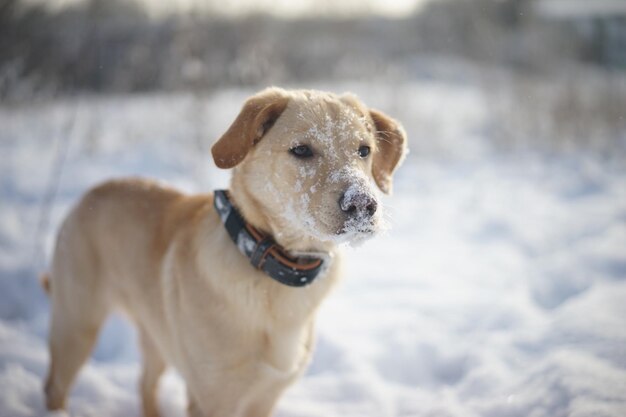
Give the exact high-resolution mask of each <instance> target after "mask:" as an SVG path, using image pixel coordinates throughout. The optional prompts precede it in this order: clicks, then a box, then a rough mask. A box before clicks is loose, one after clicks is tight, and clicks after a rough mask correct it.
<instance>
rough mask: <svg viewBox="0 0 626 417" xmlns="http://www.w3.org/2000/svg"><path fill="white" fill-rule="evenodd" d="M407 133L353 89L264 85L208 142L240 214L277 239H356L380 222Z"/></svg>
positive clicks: (349, 240)
mask: <svg viewBox="0 0 626 417" xmlns="http://www.w3.org/2000/svg"><path fill="white" fill-rule="evenodd" d="M405 147H406V136H405V133H404V131H403V129H402V127H401V126H400V125H399V124H398V122H396V121H395V120H393V119H391V118H389V117H388V116H386V115H384V114H383V113H381V112H378V111H376V110H370V109H368V108H366V107H365V106H364V105H363V104H361V103H360V102H359V101H358V100H357V99H356V98H355V97H354V96H352V95H342V96H337V95H334V94H330V93H323V92H318V91H285V90H282V89H278V88H270V89H267V90H264V91H262V92H260V93H258V94H256V95H254V96H253V97H251V98H250V99H248V100H247V101H246V103H245V104H244V106H243V108H242V110H241V112H240V113H239V115H238V116H237V118H236V119H235V121H234V122H233V124H232V125H231V126H230V128H229V129H228V131H227V132H226V133H225V134H224V135H223V136H222V137H221V138H220V139H219V140H218V141H217V142H216V143H215V144H214V145H213V148H212V153H213V158H214V160H215V163H216V165H217V166H218V167H220V168H233V167H235V172H234V174H233V184H232V188H233V189H232V193H233V197H235V199H236V202H237V203H238V204H239V205H240V206H241V207H240V209H241V210H242V212H243V215H244V216H245V217H246V218H247V219H248V220H249V221H250V222H252V223H253V224H254V223H257V224H258V225H262V226H264V227H266V228H268V229H270V230H268V231H269V232H271V233H273V234H274V236H275V237H276V238H277V239H278V240H279V241H280V240H281V238H282V240H291V241H294V239H300V240H301V241H307V240H308V241H310V240H315V241H319V242H328V241H334V242H345V241H348V242H356V241H359V240H362V239H364V238H366V237H368V236H370V235H372V234H373V233H375V232H376V231H378V230H379V229H380V228H381V223H382V210H381V207H380V204H379V192H378V190H377V188H378V189H379V190H381V191H382V192H384V193H387V194H388V193H390V192H391V187H392V180H391V178H392V174H393V171H394V170H395V168H396V167H397V166H398V164H399V162H400V161H401V159H402V157H403V155H404V153H405Z"/></svg>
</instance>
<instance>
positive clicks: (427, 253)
mask: <svg viewBox="0 0 626 417" xmlns="http://www.w3.org/2000/svg"><path fill="white" fill-rule="evenodd" d="M269 85H278V86H281V87H286V88H315V89H322V90H330V91H334V92H337V93H341V92H344V91H351V92H354V93H356V94H357V95H358V96H359V97H360V98H361V99H362V100H363V101H364V102H365V103H366V104H368V105H370V106H372V107H375V108H378V109H380V110H382V111H384V112H386V113H388V114H389V115H391V116H393V117H395V118H397V119H398V120H400V121H401V122H402V124H403V125H404V127H405V128H406V131H407V133H408V137H409V147H410V149H411V153H410V154H409V156H408V158H407V160H406V161H405V164H404V166H403V167H402V168H401V169H400V170H399V171H398V173H397V175H396V180H395V181H396V185H395V189H396V191H395V194H394V196H393V197H391V198H389V199H388V200H387V204H386V205H387V207H388V212H389V216H390V219H391V223H392V224H393V228H392V229H391V231H390V232H388V233H387V234H385V235H384V236H382V237H380V238H377V239H375V240H373V241H372V242H369V243H368V244H366V245H365V246H364V247H362V248H358V249H356V250H354V251H352V250H348V261H347V264H348V266H347V272H346V275H347V276H346V280H345V282H344V283H343V284H342V286H341V287H340V289H339V290H338V291H337V293H336V294H335V295H334V296H333V297H332V299H331V300H329V302H328V303H327V304H326V305H325V307H324V308H323V309H322V314H321V317H320V323H319V335H320V337H319V342H318V347H317V350H316V355H315V358H314V361H313V364H312V366H311V369H310V371H309V372H308V373H307V375H306V376H305V377H304V379H303V380H302V381H301V382H299V383H298V384H297V385H296V386H295V387H294V388H293V389H291V390H290V391H289V393H288V394H287V396H286V397H285V399H284V400H283V401H282V402H281V405H280V406H279V409H278V416H281V417H294V416H298V417H305V416H320V415H323V416H342V417H346V416H355V417H356V416H359V417H363V416H376V417H380V416H422V415H423V416H459V417H461V416H462V417H472V416H476V417H484V416H493V417H503V416H520V417H522V416H523V417H528V416H534V417H541V416H545V417H560V416H577V417H581V416H615V417H618V416H620V417H621V416H623V415H626V394H625V393H626V385H625V381H626V330H625V329H626V323H625V322H624V321H625V318H626V303H624V300H626V280H625V278H626V250H625V248H626V1H624V0H396V1H391V0H390V1H384V0H361V1H358V0H345V1H332V0H317V1H315V0H302V1H287V0H278V1H270V0H236V1H229V2H224V1H217V0H176V1H174V0H171V1H158V0H0V386H2V387H3V390H2V393H0V417H5V416H6V417H9V416H11V417H16V416H40V415H46V414H45V411H44V410H43V405H42V400H41V394H40V384H41V379H42V377H43V375H44V374H45V368H46V364H47V352H46V334H47V320H48V304H47V303H48V302H47V299H46V297H45V295H44V294H43V292H42V291H41V290H40V288H39V284H38V281H37V277H38V275H39V273H40V272H42V271H45V270H46V268H47V265H48V262H49V259H50V255H51V251H52V248H53V243H54V239H55V233H56V230H57V228H58V226H59V224H60V222H61V221H62V219H63V217H64V216H65V215H66V214H67V212H68V210H69V208H70V207H71V205H72V204H74V203H75V202H76V200H77V199H78V198H79V196H80V195H81V194H82V193H83V192H84V191H85V190H87V189H88V188H89V187H90V186H93V185H94V184H96V183H98V182H100V181H102V180H104V179H107V178H110V177H115V176H124V175H141V176H148V177H152V178H156V179H159V180H161V181H164V182H167V183H169V184H173V185H175V186H177V187H179V188H181V189H183V190H186V191H190V192H207V191H210V190H212V189H214V188H217V187H225V186H227V184H228V172H224V171H220V170H218V169H216V168H215V167H214V165H213V162H212V161H211V159H210V152H209V151H210V147H211V145H212V143H213V141H214V140H215V139H217V138H218V137H219V136H220V135H221V133H222V132H224V131H225V129H226V128H227V127H228V126H229V124H230V123H231V121H232V120H233V119H234V117H235V116H236V114H237V112H238V110H239V108H240V106H241V104H242V103H243V101H244V100H245V99H246V97H248V96H249V95H250V94H253V93H254V92H255V91H257V90H259V89H262V88H265V87H267V86H269ZM389 265H393V266H394V267H393V268H390V267H389ZM392 269H393V273H391V271H390V270H392ZM135 339H136V336H135V333H134V330H133V329H132V327H130V326H128V324H126V322H125V321H124V320H122V319H120V318H114V319H112V320H111V321H109V323H108V324H107V326H106V327H105V329H104V330H103V333H102V336H101V339H100V342H99V344H98V346H97V347H96V350H95V353H94V355H93V358H92V360H91V361H90V363H89V365H88V366H87V367H86V369H85V371H83V373H82V374H81V377H80V378H79V381H78V383H77V388H76V390H75V392H74V393H73V394H72V395H73V397H72V398H73V400H70V410H71V411H72V413H73V414H72V415H81V416H91V415H93V416H96V415H97V416H103V415H106V416H120V417H122V416H124V417H126V416H129V415H130V416H132V415H139V414H138V413H139V406H138V403H137V401H138V399H137V395H136V394H135V380H136V378H137V372H138V367H137V362H138V353H137V349H136V340H135ZM184 403H185V394H184V388H183V384H182V381H181V380H180V378H178V377H177V375H176V374H175V373H171V374H168V377H167V378H166V380H165V382H164V384H163V386H162V407H163V408H164V410H166V411H167V412H166V415H169V416H182V415H183V414H184Z"/></svg>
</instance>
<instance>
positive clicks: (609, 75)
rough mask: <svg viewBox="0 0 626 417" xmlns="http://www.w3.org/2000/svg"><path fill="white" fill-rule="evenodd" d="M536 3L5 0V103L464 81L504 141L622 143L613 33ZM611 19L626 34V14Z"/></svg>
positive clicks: (0, 31)
mask: <svg viewBox="0 0 626 417" xmlns="http://www.w3.org/2000/svg"><path fill="white" fill-rule="evenodd" d="M537 1H538V0H440V1H433V2H431V3H429V4H428V5H427V6H426V7H425V8H424V9H423V10H422V11H421V12H419V13H416V14H415V15H413V16H409V17H406V18H404V19H385V18H380V17H375V16H372V17H369V18H358V19H356V18H355V19H346V18H341V19H339V18H334V19H331V18H300V19H297V20H285V19H279V18H276V17H272V16H270V15H245V16H240V17H238V18H231V19H227V18H224V17H217V16H213V15H209V14H207V13H194V11H193V10H189V11H188V13H185V14H174V15H168V16H164V17H162V18H158V19H155V18H151V17H150V16H149V15H148V14H147V12H146V11H145V10H144V9H143V8H142V7H141V6H139V5H138V4H137V3H134V2H133V0H86V1H85V2H83V3H78V4H76V5H75V6H72V7H66V8H63V9H61V10H58V11H50V10H49V9H46V8H45V7H44V6H43V5H42V3H37V4H39V5H38V6H37V5H30V6H28V7H25V6H24V4H23V3H22V1H21V0H2V3H0V101H3V102H5V103H7V102H23V101H29V100H32V99H33V98H35V99H37V98H42V97H43V98H46V97H48V98H51V97H56V96H58V95H74V94H78V93H85V92H87V93H105V92H106V93H119V92H141V91H181V90H182V91H193V92H202V91H211V90H214V89H216V88H221V87H228V86H249V87H264V86H267V85H271V84H277V85H296V84H299V85H302V84H311V83H315V82H317V81H324V80H334V81H340V80H349V81H366V82H375V81H381V82H383V83H387V84H389V83H401V82H404V81H411V80H415V79H421V80H423V79H445V78H446V77H447V78H452V79H453V81H455V82H457V81H459V80H458V78H459V77H462V78H463V79H462V80H461V81H468V82H470V83H472V84H474V85H478V86H479V87H482V89H483V92H484V97H485V100H486V103H487V108H489V109H490V111H492V113H493V120H494V125H493V126H491V127H490V128H489V129H488V132H485V134H487V135H491V136H494V137H497V138H498V139H504V141H505V142H507V143H510V142H515V141H524V140H526V139H524V138H529V137H532V138H535V140H540V141H541V140H544V141H548V142H556V141H560V140H565V139H563V138H567V139H566V140H567V141H574V142H580V141H591V140H593V141H598V140H600V141H602V142H603V143H604V142H611V141H614V140H615V139H616V138H618V139H626V138H625V136H626V133H625V132H626V115H625V114H624V112H625V110H624V109H626V81H625V79H626V73H625V72H624V71H623V69H624V66H622V67H620V66H619V65H612V63H611V62H609V61H607V60H606V57H607V56H608V55H607V54H606V53H605V52H606V51H607V50H608V49H610V48H611V47H612V46H611V45H610V44H608V43H607V37H606V30H604V31H602V32H599V33H600V34H601V35H603V36H595V34H597V33H596V32H594V28H597V27H601V28H603V27H604V26H599V25H598V22H600V23H602V21H600V20H597V19H596V20H593V19H590V20H589V21H585V20H584V19H582V20H580V19H579V20H567V19H562V20H559V19H550V18H547V17H546V16H542V15H541V14H540V13H537V10H538V9H537V7H535V6H536V4H537ZM611 24H612V26H611V31H612V32H614V33H617V34H618V35H619V36H622V38H623V39H626V19H625V18H624V17H619V18H616V19H613V20H612V21H611ZM617 47H618V48H619V45H618V46H617ZM599 51H604V52H603V53H599ZM468 63H470V64H468ZM464 65H469V66H468V67H462V66H464ZM460 74H461V75H460ZM598 138H600V139H598Z"/></svg>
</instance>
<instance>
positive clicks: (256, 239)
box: [213, 190, 324, 287]
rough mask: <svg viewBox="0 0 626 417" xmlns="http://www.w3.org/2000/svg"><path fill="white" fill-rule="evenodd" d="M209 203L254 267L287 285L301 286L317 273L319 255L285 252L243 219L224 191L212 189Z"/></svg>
mask: <svg viewBox="0 0 626 417" xmlns="http://www.w3.org/2000/svg"><path fill="white" fill-rule="evenodd" d="M213 205H214V206H215V209H216V210H217V213H218V215H219V216H220V219H222V223H224V226H225V227H226V231H227V232H228V234H229V235H230V237H231V239H232V240H233V242H235V244H236V245H237V247H238V248H239V251H240V252H241V253H243V254H244V255H245V256H246V257H247V258H248V259H249V260H250V263H251V264H252V266H254V267H255V268H256V269H259V270H261V271H263V272H265V273H266V274H267V275H269V276H270V277H272V278H273V279H275V280H276V281H278V282H280V283H282V284H285V285H288V286H290V287H304V286H305V285H308V284H310V283H312V282H313V281H314V280H315V278H317V277H318V276H319V275H320V272H321V271H322V269H323V266H324V260H323V259H321V258H317V257H309V256H301V257H296V258H294V257H292V256H289V255H287V254H286V253H285V251H284V249H283V248H281V247H280V246H279V245H278V244H277V243H276V242H274V240H273V239H272V237H271V236H265V235H264V234H263V233H261V232H259V231H258V230H256V229H255V228H254V227H252V225H250V224H248V223H246V221H245V220H244V218H243V217H242V216H241V214H239V212H238V211H237V209H236V208H235V207H234V206H233V205H232V203H231V202H230V199H229V198H228V191H226V190H216V191H215V198H214V202H213Z"/></svg>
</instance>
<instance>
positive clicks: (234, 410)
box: [44, 88, 405, 417]
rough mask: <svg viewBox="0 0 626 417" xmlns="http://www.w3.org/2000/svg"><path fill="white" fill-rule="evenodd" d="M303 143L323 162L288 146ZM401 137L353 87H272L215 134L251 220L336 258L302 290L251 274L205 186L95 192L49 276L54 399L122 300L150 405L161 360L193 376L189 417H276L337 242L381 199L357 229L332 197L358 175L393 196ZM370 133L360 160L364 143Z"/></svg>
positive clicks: (66, 228) (52, 403)
mask: <svg viewBox="0 0 626 417" xmlns="http://www.w3.org/2000/svg"><path fill="white" fill-rule="evenodd" d="M261 139H262V140H261ZM303 143H306V144H307V145H310V146H311V147H312V148H313V149H314V150H315V153H316V154H315V156H314V159H309V160H301V159H298V158H296V157H294V155H292V154H291V153H290V149H292V148H293V147H294V146H297V145H301V144H303ZM404 143H405V137H404V133H403V132H402V129H401V128H400V127H399V125H398V124H397V123H396V122H395V121H393V120H392V119H390V118H388V117H386V116H385V115H383V114H382V113H379V112H376V111H373V110H368V109H367V108H365V107H364V106H363V105H362V104H361V103H360V102H358V100H356V99H355V98H354V97H352V96H349V95H347V96H336V95H333V94H328V93H321V92H312V91H285V90H281V89H277V88H272V89H268V90H265V91H263V92H261V93H259V94H257V95H255V96H253V97H252V98H251V99H250V100H248V101H247V102H246V104H245V105H244V107H243V109H242V110H241V113H240V114H239V116H238V117H237V119H236V120H235V122H234V123H233V125H232V126H231V127H230V129H229V130H228V131H227V132H226V133H225V134H224V136H223V137H222V138H221V139H220V140H219V141H218V142H217V143H216V144H215V146H214V148H213V156H214V159H215V162H216V164H217V165H218V166H220V167H224V168H234V171H233V177H232V183H231V188H230V189H231V195H232V199H233V202H234V204H235V205H236V206H237V207H238V208H239V209H240V211H241V212H242V213H243V215H244V216H245V218H246V220H247V221H248V222H250V223H251V224H252V225H254V226H255V227H257V228H258V229H260V230H262V231H264V232H266V233H270V234H272V235H273V236H274V238H275V239H276V240H277V241H278V243H279V244H281V245H282V246H283V247H284V248H285V249H286V250H288V251H291V252H292V253H296V252H299V251H307V252H310V251H316V252H324V253H326V254H328V256H329V257H330V258H331V261H330V262H329V263H330V265H329V266H328V269H327V270H326V271H325V273H324V276H322V277H320V278H319V279H317V280H316V281H315V282H314V283H313V284H311V285H309V286H307V287H305V288H291V287H287V286H284V285H282V284H279V283H277V282H276V281H274V280H272V279H271V278H269V277H268V276H266V275H265V274H264V273H262V272H260V271H257V270H255V269H254V268H253V267H252V266H251V265H250V264H249V262H248V260H247V259H246V258H245V257H244V256H243V255H242V254H241V253H240V252H239V251H238V249H237V247H236V246H235V244H234V243H233V242H232V241H231V239H230V237H229V236H228V234H227V232H226V230H225V228H224V226H223V225H222V223H221V222H220V220H219V218H218V216H217V214H216V212H215V210H214V208H213V198H212V195H210V194H206V195H194V196H189V195H185V194H182V193H180V192H178V191H176V190H174V189H171V188H167V187H164V186H162V185H159V184H157V183H155V182H151V181H147V180H140V179H124V180H116V181H110V182H107V183H105V184H103V185H100V186H98V187H96V188H94V189H92V190H91V191H89V192H88V193H87V194H86V195H85V196H84V197H83V198H82V200H81V201H80V202H79V204H78V205H77V206H76V207H75V208H74V209H73V210H72V212H71V213H70V214H69V216H68V217H67V219H66V220H65V222H64V223H63V225H62V227H61V230H60V232H59V236H58V240H57V245H56V249H55V253H54V258H53V262H52V268H51V273H50V274H49V276H47V275H46V276H45V277H44V278H45V279H44V283H45V284H46V286H47V288H48V289H49V292H50V297H51V300H52V317H51V328H50V355H51V362H50V369H49V374H48V379H47V381H46V387H45V393H46V401H47V406H48V408H49V409H52V410H54V409H60V408H63V407H64V406H65V402H66V397H67V394H68V390H69V388H70V386H71V384H72V382H73V380H74V378H75V376H76V373H77V372H78V370H79V368H80V367H81V365H82V364H83V363H84V361H85V360H86V358H87V357H88V355H89V353H90V351H91V349H92V347H93V345H94V343H95V340H96V336H97V333H98V330H99V328H100V326H101V324H102V322H103V320H104V319H105V318H106V316H107V315H108V314H109V313H110V312H111V311H112V310H114V309H118V310H121V311H123V312H125V313H126V314H127V315H128V317H129V318H130V319H131V320H132V321H133V322H134V323H135V324H136V326H137V328H138V330H139V335H140V344H141V351H142V357H143V368H144V369H143V373H142V377H141V383H140V388H141V397H142V404H143V413H144V415H145V416H146V417H155V416H157V415H158V410H157V401H156V395H155V393H156V387H157V383H158V379H159V377H160V375H161V374H162V373H163V371H164V369H165V367H166V364H167V365H171V366H173V367H175V368H176V369H177V370H178V372H179V373H180V374H181V375H182V377H183V378H184V380H185V382H186V384H187V389H188V397H189V414H190V415H191V416H212V417H266V416H268V415H270V414H271V412H272V410H273V408H274V406H275V404H276V401H277V400H278V398H279V396H280V394H281V393H282V392H283V390H284V389H285V388H286V387H287V386H288V385H289V384H291V383H292V382H293V381H294V380H295V379H296V378H297V377H298V376H299V375H301V374H302V372H303V371H304V369H305V367H306V365H307V363H308V361H309V358H310V356H311V349H312V345H313V325H314V320H315V313H316V310H317V308H318V306H319V305H320V302H321V301H322V300H323V298H324V297H325V296H326V295H327V294H328V292H329V290H330V289H331V288H332V287H333V285H334V284H335V282H336V281H337V279H338V276H339V271H340V255H339V253H338V249H337V243H338V242H341V241H354V240H359V239H361V238H363V237H364V236H365V235H367V236H369V235H370V234H372V233H374V232H375V231H376V230H377V229H378V228H379V226H380V218H381V214H380V210H378V211H377V213H376V214H375V215H373V216H372V218H371V219H369V220H368V221H367V222H366V223H367V224H366V225H365V226H364V228H361V229H359V231H357V232H354V231H352V232H350V233H347V232H346V233H343V232H342V225H345V224H347V218H346V213H344V212H343V211H342V210H341V209H340V207H339V204H338V201H339V199H340V198H341V196H342V194H343V193H345V192H346V190H347V189H349V188H350V187H353V188H354V187H358V189H359V190H362V191H363V192H365V193H370V194H371V195H372V196H375V195H376V192H375V191H374V189H373V187H374V186H373V185H372V184H377V185H378V187H379V188H381V189H382V190H383V191H385V192H388V191H389V190H390V187H391V174H392V172H393V170H394V169H395V167H396V166H397V164H398V162H399V161H400V159H401V158H402V155H403V153H404V146H405V145H404ZM363 145H367V146H370V147H371V150H372V154H371V155H370V156H369V157H367V158H361V157H359V156H358V155H357V153H356V152H357V149H358V148H359V146H363ZM362 235H364V236H362Z"/></svg>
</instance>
